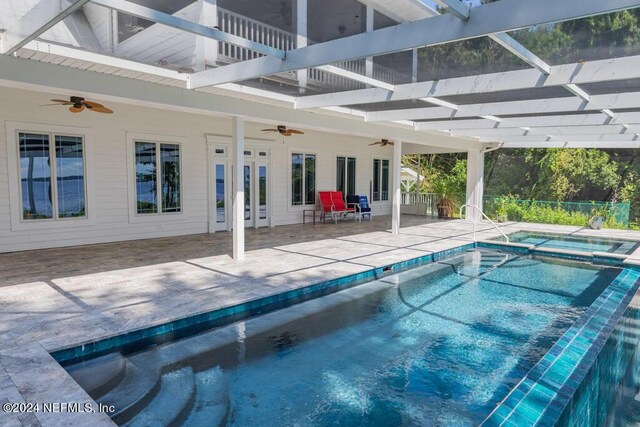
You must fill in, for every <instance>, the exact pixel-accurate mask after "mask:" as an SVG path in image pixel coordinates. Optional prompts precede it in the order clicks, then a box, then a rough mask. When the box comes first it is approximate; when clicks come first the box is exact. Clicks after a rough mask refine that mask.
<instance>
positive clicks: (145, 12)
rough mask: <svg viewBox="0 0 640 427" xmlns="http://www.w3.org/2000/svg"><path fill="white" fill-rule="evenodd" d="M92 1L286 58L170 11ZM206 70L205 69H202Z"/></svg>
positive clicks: (124, 1) (117, 0)
mask: <svg viewBox="0 0 640 427" xmlns="http://www.w3.org/2000/svg"><path fill="white" fill-rule="evenodd" d="M91 1H92V3H94V4H97V5H100V6H104V7H107V8H109V9H113V10H117V11H120V12H123V13H126V14H128V15H132V16H137V17H138V18H143V19H146V20H148V21H152V22H157V23H159V24H163V25H166V26H168V27H173V28H177V29H179V30H182V31H186V32H189V33H192V34H196V35H198V36H202V37H208V38H211V39H214V40H218V41H221V42H225V43H230V44H233V45H236V46H240V47H244V48H247V49H250V50H253V51H255V52H258V53H262V54H263V55H270V56H272V57H275V58H279V59H284V57H285V52H284V51H283V50H280V49H276V48H273V47H271V46H267V45H265V44H262V43H257V42H254V41H252V40H249V39H245V38H243V37H238V36H235V35H233V34H229V33H226V32H224V31H220V30H218V29H216V28H210V27H206V26H204V25H200V24H197V23H195V22H191V21H188V20H186V19H182V18H179V17H177V16H174V15H169V14H168V13H163V12H160V11H158V10H155V9H151V8H148V7H145V6H141V5H139V4H136V3H132V2H130V1H127V0H91ZM201 72H204V71H201Z"/></svg>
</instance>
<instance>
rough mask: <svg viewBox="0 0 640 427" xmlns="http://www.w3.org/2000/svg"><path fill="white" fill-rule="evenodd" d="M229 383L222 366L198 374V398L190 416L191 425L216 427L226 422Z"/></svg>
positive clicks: (188, 421) (187, 424)
mask: <svg viewBox="0 0 640 427" xmlns="http://www.w3.org/2000/svg"><path fill="white" fill-rule="evenodd" d="M230 404H231V402H230V399H229V385H228V383H227V380H226V378H225V377H224V373H223V372H222V370H221V369H220V368H215V369H211V370H208V371H206V372H201V373H198V374H197V375H196V399H195V404H194V407H193V410H192V411H191V414H189V418H187V421H186V422H185V423H184V425H185V426H189V427H216V426H221V425H224V424H226V421H227V417H228V415H229V406H230Z"/></svg>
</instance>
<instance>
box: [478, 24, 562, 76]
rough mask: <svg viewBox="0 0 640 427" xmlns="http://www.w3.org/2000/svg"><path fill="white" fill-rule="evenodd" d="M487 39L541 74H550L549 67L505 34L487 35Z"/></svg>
mask: <svg viewBox="0 0 640 427" xmlns="http://www.w3.org/2000/svg"><path fill="white" fill-rule="evenodd" d="M489 38H490V39H491V40H493V41H494V42H496V43H498V44H499V45H500V46H502V47H503V48H505V49H506V50H508V51H509V52H511V53H512V54H514V55H515V56H517V57H518V58H520V59H521V60H523V61H524V62H526V63H527V64H529V65H531V66H532V67H533V68H535V69H537V70H538V71H540V72H541V73H543V74H551V66H550V65H549V64H547V63H546V62H544V61H543V60H542V59H540V58H539V57H538V56H537V55H535V54H534V53H533V52H531V51H530V50H529V49H527V48H526V47H524V46H523V45H522V44H520V43H519V42H518V41H516V40H515V39H514V38H513V37H511V36H510V35H509V34H506V33H497V34H489Z"/></svg>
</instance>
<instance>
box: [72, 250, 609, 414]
mask: <svg viewBox="0 0 640 427" xmlns="http://www.w3.org/2000/svg"><path fill="white" fill-rule="evenodd" d="M619 272H620V269H618V268H604V267H596V266H593V265H590V264H585V263H577V262H570V261H559V260H556V259H552V258H546V257H533V256H530V255H515V254H509V253H502V252H498V251H493V250H474V251H470V252H467V253H465V254H463V255H458V256H454V257H452V258H449V259H446V260H443V261H439V262H436V263H433V264H429V265H427V266H423V267H417V268H414V269H412V270H409V271H406V272H403V273H399V274H395V275H390V276H388V277H386V278H383V279H380V280H377V281H373V282H370V283H367V284H364V285H360V286H356V287H353V288H351V289H347V290H344V291H340V292H337V293H335V294H331V295H328V296H325V297H322V298H318V299H315V300H311V301H307V302H304V303H301V304H297V305H295V306H292V307H289V308H286V309H283V310H278V311H275V312H272V313H268V314H265V315H262V316H258V317H254V318H250V319H248V320H245V321H242V322H238V323H235V324H232V325H229V326H226V327H223V328H219V329H217V330H213V331H209V332H205V333H201V334H199V335H196V336H193V337H190V338H185V339H182V340H179V341H175V342H170V343H167V344H163V345H160V346H157V347H153V348H150V349H146V350H142V351H139V352H137V353H132V354H127V355H126V359H124V360H125V362H121V361H120V359H119V357H120V356H119V355H117V354H116V355H110V356H103V357H102V360H104V363H102V362H92V361H89V362H83V363H82V364H79V365H76V366H69V367H67V369H68V370H69V372H70V373H71V374H72V375H74V378H76V379H77V380H78V382H80V383H81V384H83V382H84V383H85V384H88V383H91V381H94V382H95V381H96V378H97V377H101V376H102V377H105V378H106V377H108V376H109V375H111V376H113V377H114V378H115V379H112V380H111V381H107V380H104V381H102V383H104V384H107V385H103V386H101V387H96V386H95V384H92V387H95V388H94V389H93V390H88V391H90V394H92V396H93V397H94V398H96V400H97V401H98V402H104V403H114V402H115V403H117V405H116V409H117V410H118V411H121V410H122V409H123V408H125V407H128V408H129V410H127V411H125V412H126V413H123V414H120V415H116V417H115V418H114V420H115V421H117V422H118V423H120V424H127V425H163V424H164V425H168V424H172V425H177V424H183V425H186V426H200V425H202V426H205V425H206V426H210V425H237V426H255V425H261V426H265V425H267V426H268V425H273V426H283V425H291V426H295V425H301V426H315V425H317V426H325V425H345V426H351V425H379V426H394V425H437V426H467V425H477V424H479V423H480V422H482V420H483V419H484V418H485V417H486V416H487V415H488V414H489V413H490V412H491V411H492V410H493V409H494V408H495V406H496V404H497V403H498V402H499V401H500V400H502V399H503V398H504V397H505V396H506V395H507V393H508V392H509V390H510V389H511V388H512V387H513V386H514V385H515V384H517V383H518V381H520V379H522V378H523V377H524V376H525V375H526V373H527V372H528V371H529V370H530V369H531V367H532V366H533V365H534V364H535V363H536V362H537V361H538V360H539V359H540V358H541V357H542V356H543V355H544V354H545V353H546V352H547V350H548V349H549V348H550V347H551V346H552V345H553V343H554V342H555V341H556V340H557V339H558V338H559V337H560V336H561V335H562V334H563V333H564V331H565V330H566V329H567V328H568V327H569V326H570V325H571V324H572V323H573V322H574V321H575V320H576V319H577V318H578V317H579V316H580V315H581V314H582V313H583V312H584V310H585V309H586V308H587V307H588V306H589V305H590V304H591V303H592V302H593V301H594V300H595V298H596V297H597V296H598V295H600V293H601V292H602V291H603V290H604V288H606V287H607V286H608V285H609V284H610V283H611V282H612V281H613V280H614V278H615V277H616V276H617V275H618V274H619ZM114 361H115V362H114ZM123 363H124V366H125V368H118V367H117V366H121V365H123ZM86 367H89V368H90V373H91V374H90V376H91V379H90V380H89V381H87V380H86V378H85V379H84V380H83V378H82V369H83V368H86ZM101 369H103V371H104V372H103V374H104V375H102V374H100V373H99V372H100V370H101ZM110 370H111V373H110V374H109V371H110ZM121 371H123V372H121ZM105 372H106V374H105ZM116 377H117V378H116ZM123 384H124V386H123ZM141 396H143V397H141ZM127 405H128V406H127Z"/></svg>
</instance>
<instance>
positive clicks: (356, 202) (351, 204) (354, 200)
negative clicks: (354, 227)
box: [347, 194, 360, 220]
mask: <svg viewBox="0 0 640 427" xmlns="http://www.w3.org/2000/svg"><path fill="white" fill-rule="evenodd" d="M347 207H348V208H355V210H356V219H358V220H360V196H358V195H357V194H347Z"/></svg>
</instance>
